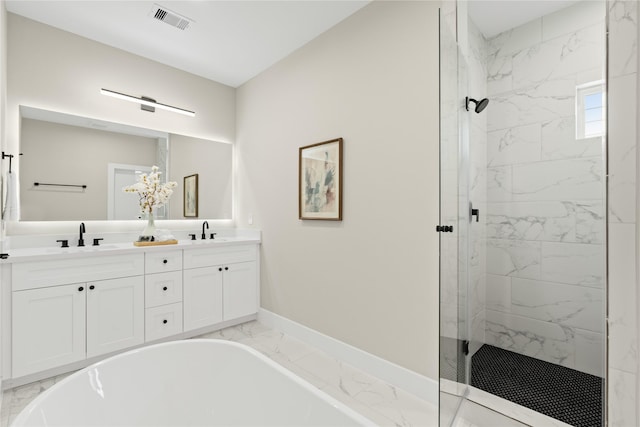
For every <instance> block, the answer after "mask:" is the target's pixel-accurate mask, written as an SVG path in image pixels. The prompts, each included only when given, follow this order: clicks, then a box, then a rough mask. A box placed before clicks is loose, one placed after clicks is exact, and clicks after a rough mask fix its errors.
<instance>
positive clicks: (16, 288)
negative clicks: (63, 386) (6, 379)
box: [11, 254, 144, 377]
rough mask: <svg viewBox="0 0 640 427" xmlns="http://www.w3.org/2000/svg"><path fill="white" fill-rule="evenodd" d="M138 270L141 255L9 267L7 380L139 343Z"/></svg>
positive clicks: (140, 287) (141, 319) (140, 286)
mask: <svg viewBox="0 0 640 427" xmlns="http://www.w3.org/2000/svg"><path fill="white" fill-rule="evenodd" d="M143 267H144V259H143V258H142V256H141V254H140V256H134V257H131V256H128V257H127V256H113V257H100V258H80V259H65V260H59V261H44V262H38V263H21V264H15V265H14V266H13V271H12V284H13V292H12V295H11V300H12V301H11V302H12V309H11V313H12V335H11V336H12V345H11V350H12V362H13V364H12V376H13V377H19V376H23V375H27V374H31V373H34V372H38V371H42V370H46V369H49V368H54V367H57V366H60V365H64V364H67V363H72V362H76V361H80V360H83V359H85V358H87V357H93V356H98V355H102V354H106V353H110V352H113V351H117V350H121V349H124V348H128V347H131V346H135V345H138V344H141V343H143V342H144V277H143V276H142V273H143V272H144V270H143ZM47 272H49V275H47ZM136 273H137V274H138V275H137V276H129V277H119V276H122V275H123V274H124V275H128V274H136ZM47 276H48V278H47ZM96 278H98V279H104V280H91V279H96Z"/></svg>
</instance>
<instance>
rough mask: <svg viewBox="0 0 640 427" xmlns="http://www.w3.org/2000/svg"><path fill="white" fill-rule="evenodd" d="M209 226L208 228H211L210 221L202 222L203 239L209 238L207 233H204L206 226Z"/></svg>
mask: <svg viewBox="0 0 640 427" xmlns="http://www.w3.org/2000/svg"><path fill="white" fill-rule="evenodd" d="M205 225H206V226H207V230H208V229H209V223H208V222H207V221H205V222H203V223H202V240H204V239H206V238H207V235H206V234H205V233H204V226H205Z"/></svg>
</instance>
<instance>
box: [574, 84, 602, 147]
mask: <svg viewBox="0 0 640 427" xmlns="http://www.w3.org/2000/svg"><path fill="white" fill-rule="evenodd" d="M604 105H605V104H604V83H603V82H602V81H597V82H591V83H587V84H584V85H581V86H578V87H577V88H576V138H577V139H585V138H593V137H597V136H603V135H604V124H605V121H604Z"/></svg>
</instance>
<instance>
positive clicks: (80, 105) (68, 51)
mask: <svg viewBox="0 0 640 427" xmlns="http://www.w3.org/2000/svg"><path fill="white" fill-rule="evenodd" d="M7 37H8V42H7V43H8V74H7V75H8V91H7V110H6V123H7V126H6V130H7V141H6V144H5V145H4V147H3V149H4V150H5V151H8V152H10V153H16V152H18V151H19V149H18V144H19V111H18V106H19V105H21V104H22V105H28V106H31V107H36V108H42V109H46V110H53V111H59V112H63V113H68V114H75V115H79V116H87V117H91V118H97V119H102V120H106V121H112V122H118V123H124V124H128V125H133V126H139V127H144V128H149V129H155V130H160V131H164V132H168V133H175V134H182V135H188V136H193V137H196V138H202V139H210V140H215V141H222V142H233V141H234V139H235V89H234V88H231V87H229V86H225V85H222V84H220V83H216V82H213V81H211V80H207V79H204V78H202V77H198V76H195V75H192V74H189V73H186V72H184V71H180V70H177V69H175V68H172V67H169V66H166V65H162V64H159V63H157V62H154V61H151V60H148V59H145V58H142V57H139V56H136V55H132V54H129V53H127V52H124V51H121V50H118V49H114V48H112V47H109V46H106V45H103V44H100V43H97V42H94V41H91V40H88V39H85V38H82V37H79V36H76V35H73V34H71V33H67V32H64V31H60V30H57V29H55V28H53V27H49V26H47V25H43V24H41V23H38V22H35V21H32V20H29V19H26V18H23V17H21V16H18V15H13V14H11V13H9V14H8V35H7ZM101 88H107V89H111V90H115V91H119V92H124V93H128V94H131V95H134V96H142V95H144V96H149V97H152V98H154V99H156V100H158V101H159V102H162V103H167V104H171V105H176V106H179V107H183V108H187V109H190V110H193V111H195V112H196V116H195V117H187V116H183V115H180V114H175V113H171V112H169V111H163V110H156V112H155V113H153V114H151V113H148V112H145V111H142V110H140V106H139V105H137V104H135V103H130V102H126V101H121V100H118V99H115V98H111V97H107V96H104V95H101V94H100V89H101ZM198 222H201V221H198ZM189 223H191V222H189V221H185V223H184V224H185V226H189V225H188V224H189ZM182 224H183V223H179V224H176V225H175V226H176V227H182V226H183V225H182ZM64 227H66V225H65V224H63V223H56V222H47V223H44V224H35V223H29V224H26V223H24V224H23V223H13V224H9V228H8V234H28V233H37V232H43V231H44V230H46V232H49V233H51V232H53V231H54V230H59V229H60V230H66V229H65V228H64ZM99 227H103V228H104V229H106V230H114V229H115V230H123V229H137V228H136V227H139V225H136V223H135V222H133V223H130V224H124V223H122V222H118V223H112V224H109V223H107V222H104V223H101V224H93V225H92V226H91V229H92V231H97V230H98V229H99ZM75 228H77V226H76V225H75V223H74V226H73V229H74V230H75Z"/></svg>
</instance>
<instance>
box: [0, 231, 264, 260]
mask: <svg viewBox="0 0 640 427" xmlns="http://www.w3.org/2000/svg"><path fill="white" fill-rule="evenodd" d="M247 243H260V238H259V237H220V238H216V239H213V240H211V239H209V240H179V241H178V243H177V244H174V245H158V246H134V244H133V242H126V243H104V244H101V245H100V246H83V247H78V246H70V247H68V248H60V247H34V248H20V249H9V250H8V251H7V252H8V253H9V258H8V259H6V260H3V261H2V262H1V263H2V264H7V263H17V262H32V261H45V260H47V261H49V260H54V259H64V258H67V259H68V258H76V257H94V256H102V255H116V254H118V255H121V254H127V253H141V252H152V251H153V252H156V251H170V250H176V249H187V250H188V249H198V248H202V249H203V248H210V247H221V246H233V245H239V244H247Z"/></svg>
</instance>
